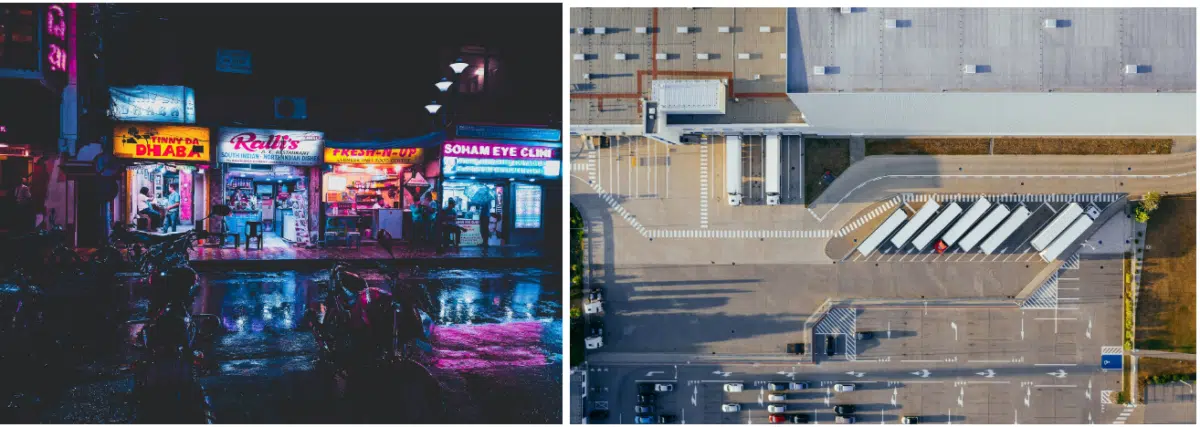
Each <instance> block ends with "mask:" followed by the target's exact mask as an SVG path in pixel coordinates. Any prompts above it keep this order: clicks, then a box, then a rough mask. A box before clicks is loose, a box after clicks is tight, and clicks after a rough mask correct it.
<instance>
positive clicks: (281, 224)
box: [224, 165, 309, 248]
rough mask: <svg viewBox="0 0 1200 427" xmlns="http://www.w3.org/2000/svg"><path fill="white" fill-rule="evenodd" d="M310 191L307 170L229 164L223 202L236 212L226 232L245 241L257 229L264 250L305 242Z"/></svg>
mask: <svg viewBox="0 0 1200 427" xmlns="http://www.w3.org/2000/svg"><path fill="white" fill-rule="evenodd" d="M308 191H309V180H308V170H307V168H302V167H294V166H264V165H230V166H229V167H228V169H227V170H226V172H225V182H224V192H225V195H224V201H225V203H226V204H228V205H229V206H230V207H231V208H232V210H233V213H232V214H231V215H230V216H229V217H228V218H226V219H225V221H226V224H225V227H226V230H228V232H229V233H236V234H238V235H241V236H242V240H243V241H245V240H246V239H247V237H249V235H250V234H252V233H254V232H255V230H254V229H255V228H257V232H258V233H260V234H261V235H262V239H263V247H264V248H282V247H288V246H290V245H292V244H303V243H306V242H307V241H308ZM253 224H257V225H253Z"/></svg>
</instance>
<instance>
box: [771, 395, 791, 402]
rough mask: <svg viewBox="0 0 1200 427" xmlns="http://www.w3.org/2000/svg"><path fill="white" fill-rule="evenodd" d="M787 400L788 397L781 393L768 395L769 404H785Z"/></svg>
mask: <svg viewBox="0 0 1200 427" xmlns="http://www.w3.org/2000/svg"><path fill="white" fill-rule="evenodd" d="M786 400H787V395H785V394H780V393H771V394H768V395H767V401H768V402H783V401H786Z"/></svg>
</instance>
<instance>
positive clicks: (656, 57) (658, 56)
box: [654, 53, 667, 60]
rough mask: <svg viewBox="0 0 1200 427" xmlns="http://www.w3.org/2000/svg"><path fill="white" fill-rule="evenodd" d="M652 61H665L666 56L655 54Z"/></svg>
mask: <svg viewBox="0 0 1200 427" xmlns="http://www.w3.org/2000/svg"><path fill="white" fill-rule="evenodd" d="M654 59H658V60H666V59H667V54H665V53H656V54H654Z"/></svg>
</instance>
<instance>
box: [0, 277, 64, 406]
mask: <svg viewBox="0 0 1200 427" xmlns="http://www.w3.org/2000/svg"><path fill="white" fill-rule="evenodd" d="M42 304H43V293H42V291H41V289H40V288H39V287H38V286H36V285H34V284H32V283H31V282H30V278H29V276H28V275H26V273H25V272H24V271H23V270H20V269H17V270H15V271H13V272H11V273H9V274H7V275H5V276H4V277H2V278H0V378H4V380H3V381H0V422H5V423H13V422H17V423H23V422H36V420H33V419H30V417H31V416H32V415H33V414H34V413H36V410H35V409H34V408H33V406H35V405H36V404H37V403H38V402H39V396H40V395H41V394H42V393H41V391H42V390H39V387H41V386H42V385H44V384H41V382H39V381H38V380H39V379H41V378H45V377H46V374H47V372H48V371H49V370H50V368H51V365H50V364H49V363H46V362H47V359H48V358H49V357H48V355H49V354H53V353H54V347H55V346H54V341H53V339H52V338H50V335H49V334H47V333H46V328H45V315H44V312H43V307H42Z"/></svg>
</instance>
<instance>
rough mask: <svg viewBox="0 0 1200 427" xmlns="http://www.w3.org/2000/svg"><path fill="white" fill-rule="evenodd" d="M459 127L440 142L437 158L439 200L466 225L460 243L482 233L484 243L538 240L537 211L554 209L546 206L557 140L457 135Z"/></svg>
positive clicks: (542, 220) (557, 169)
mask: <svg viewBox="0 0 1200 427" xmlns="http://www.w3.org/2000/svg"><path fill="white" fill-rule="evenodd" d="M461 128H462V127H460V132H459V135H460V139H455V140H450V141H446V142H445V143H443V144H442V159H441V172H442V175H443V176H444V178H443V181H442V183H441V188H442V191H441V193H442V194H441V196H442V197H441V201H442V203H443V206H447V205H448V203H449V202H450V201H454V202H455V210H457V212H458V225H459V226H462V227H463V228H465V229H466V231H464V232H463V235H462V236H461V244H462V245H463V246H472V245H480V244H483V239H484V238H485V237H486V238H487V239H488V244H489V245H500V244H527V243H531V242H536V241H540V240H542V239H544V238H545V228H544V227H545V226H546V225H547V224H546V223H547V220H546V216H545V215H544V214H543V211H547V212H550V213H552V212H554V211H555V210H554V209H547V202H548V200H550V199H549V198H548V197H549V196H550V195H549V193H550V191H548V190H547V186H548V185H552V184H555V183H557V181H558V180H559V179H561V176H562V159H561V157H560V156H561V154H562V153H561V152H562V143H561V142H549V141H536V140H516V139H514V140H498V139H475V138H472V139H461V137H462V135H463V134H464V132H462V131H461ZM497 129H502V130H504V131H505V132H508V131H510V130H511V129H514V128H497ZM516 129H520V128H516ZM539 130H541V129H539ZM554 132H555V133H556V134H557V131H554ZM506 134H507V133H506ZM480 136H488V135H485V134H481V135H480ZM555 188H561V187H558V186H555ZM555 191H559V190H555Z"/></svg>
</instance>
